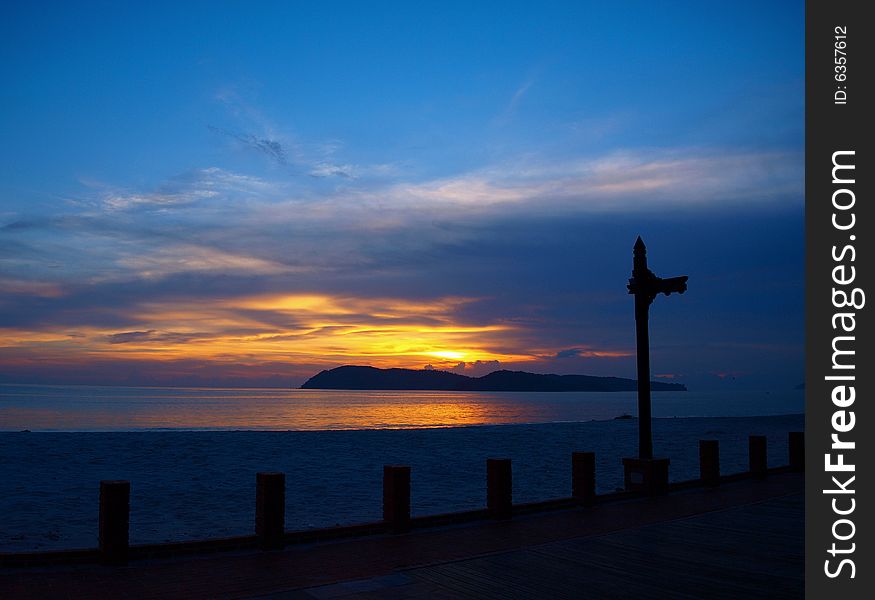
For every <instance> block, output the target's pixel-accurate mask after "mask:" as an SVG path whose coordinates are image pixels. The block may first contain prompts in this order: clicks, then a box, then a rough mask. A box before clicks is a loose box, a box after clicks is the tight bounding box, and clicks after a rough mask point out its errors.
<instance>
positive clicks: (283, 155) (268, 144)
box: [207, 125, 288, 165]
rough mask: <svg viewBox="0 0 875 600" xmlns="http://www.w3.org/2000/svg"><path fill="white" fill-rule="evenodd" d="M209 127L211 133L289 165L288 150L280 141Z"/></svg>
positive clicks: (278, 162) (281, 163)
mask: <svg viewBox="0 0 875 600" xmlns="http://www.w3.org/2000/svg"><path fill="white" fill-rule="evenodd" d="M207 127H208V128H209V129H210V131H213V132H215V133H218V134H220V135H223V136H226V137H229V138H232V139H234V140H237V141H238V142H240V143H241V144H243V146H245V147H247V148H251V149H253V150H256V151H258V152H260V153H262V154H264V155H266V156H267V157H268V158H270V159H272V160H273V161H275V162H276V163H277V164H280V165H286V164H288V162H287V152H286V149H285V147H284V146H283V144H282V143H281V142H279V141H278V140H275V139H270V138H266V137H259V136H257V135H253V134H251V133H236V132H233V131H228V130H227V129H222V128H221V127H216V126H214V125H207Z"/></svg>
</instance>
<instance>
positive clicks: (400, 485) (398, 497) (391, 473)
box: [383, 465, 410, 533]
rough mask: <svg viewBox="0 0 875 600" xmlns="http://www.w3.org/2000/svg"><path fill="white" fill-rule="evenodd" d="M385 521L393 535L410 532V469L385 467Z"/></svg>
mask: <svg viewBox="0 0 875 600" xmlns="http://www.w3.org/2000/svg"><path fill="white" fill-rule="evenodd" d="M383 521H384V522H385V523H386V525H387V526H388V528H389V530H390V531H391V532H392V533H404V532H406V531H409V530H410V467H409V466H404V465H383Z"/></svg>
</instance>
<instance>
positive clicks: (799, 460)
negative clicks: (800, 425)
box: [787, 431, 805, 472]
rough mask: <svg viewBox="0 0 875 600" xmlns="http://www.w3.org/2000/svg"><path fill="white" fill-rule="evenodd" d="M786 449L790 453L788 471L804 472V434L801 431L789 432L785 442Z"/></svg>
mask: <svg viewBox="0 0 875 600" xmlns="http://www.w3.org/2000/svg"><path fill="white" fill-rule="evenodd" d="M787 442H788V444H787V447H788V449H789V451H790V470H791V471H800V472H801V471H804V470H805V433H803V432H802V431H791V432H790V436H789V439H788V440H787Z"/></svg>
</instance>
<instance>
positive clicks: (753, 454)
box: [748, 435, 769, 477]
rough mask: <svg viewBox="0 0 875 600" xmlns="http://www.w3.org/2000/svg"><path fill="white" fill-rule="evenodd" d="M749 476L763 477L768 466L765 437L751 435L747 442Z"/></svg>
mask: <svg viewBox="0 0 875 600" xmlns="http://www.w3.org/2000/svg"><path fill="white" fill-rule="evenodd" d="M748 449H749V452H750V456H749V462H750V474H751V475H753V476H754V477H765V476H766V471H767V470H768V467H769V464H768V461H767V459H766V436H764V435H752V436H750V438H749V440H748Z"/></svg>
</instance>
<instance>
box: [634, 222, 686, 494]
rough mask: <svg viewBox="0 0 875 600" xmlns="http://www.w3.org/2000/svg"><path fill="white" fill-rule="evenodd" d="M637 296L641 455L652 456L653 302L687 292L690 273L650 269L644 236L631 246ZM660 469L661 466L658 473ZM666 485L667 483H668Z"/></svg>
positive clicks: (636, 338) (639, 447)
mask: <svg viewBox="0 0 875 600" xmlns="http://www.w3.org/2000/svg"><path fill="white" fill-rule="evenodd" d="M627 287H628V289H629V293H630V294H634V296H635V345H636V353H637V356H638V458H639V459H642V460H648V459H651V458H653V435H652V433H651V416H650V387H651V386H650V334H649V324H648V320H649V318H650V317H649V313H650V305H651V304H652V303H653V300H654V298H656V296H657V294H665V295H666V296H669V295H671V294H673V293H678V294H683V293H684V292H686V291H687V276H686V275H682V276H681V277H669V278H666V279H663V278H662V277H657V276H656V275H654V274H653V271H651V270H650V269H648V268H647V247H646V246H645V245H644V241H643V240H642V239H641V236H638V239H637V240H635V246H634V247H633V248H632V278H631V279H629V285H628V286H627ZM658 471H661V466H660V467H658V468H657V469H656V470H654V473H655V472H658ZM666 484H667V482H666Z"/></svg>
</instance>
